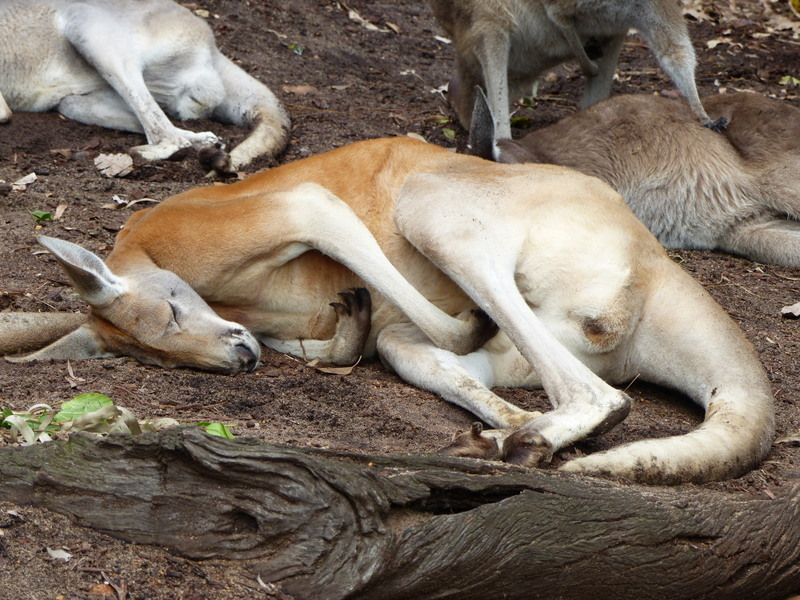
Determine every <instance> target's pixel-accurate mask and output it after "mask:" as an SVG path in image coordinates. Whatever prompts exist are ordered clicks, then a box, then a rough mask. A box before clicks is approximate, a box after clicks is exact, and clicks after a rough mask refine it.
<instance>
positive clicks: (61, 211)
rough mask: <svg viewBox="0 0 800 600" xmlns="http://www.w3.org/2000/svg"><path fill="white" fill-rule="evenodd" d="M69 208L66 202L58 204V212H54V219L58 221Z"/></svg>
mask: <svg viewBox="0 0 800 600" xmlns="http://www.w3.org/2000/svg"><path fill="white" fill-rule="evenodd" d="M65 210H67V205H66V204H59V205H58V206H56V212H54V213H53V221H58V220H59V219H60V218H61V217H63V216H64V211H65Z"/></svg>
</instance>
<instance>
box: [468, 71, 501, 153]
mask: <svg viewBox="0 0 800 600" xmlns="http://www.w3.org/2000/svg"><path fill="white" fill-rule="evenodd" d="M494 138H495V130H494V116H493V115H492V109H491V108H489V101H488V100H487V99H486V94H485V93H484V92H483V90H482V89H481V87H480V86H477V85H476V86H475V104H474V106H473V107H472V122H471V123H470V125H469V153H470V154H473V155H475V156H479V157H481V158H485V159H487V160H494V159H495V155H494V149H495V142H496V140H495V139H494Z"/></svg>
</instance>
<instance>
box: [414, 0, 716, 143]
mask: <svg viewBox="0 0 800 600" xmlns="http://www.w3.org/2000/svg"><path fill="white" fill-rule="evenodd" d="M429 4H430V5H431V8H432V9H433V13H434V15H435V16H436V19H437V20H438V21H439V23H440V24H441V26H442V27H443V28H444V30H445V31H446V32H447V34H448V35H449V36H450V37H451V38H452V39H453V43H454V44H455V52H456V71H455V74H454V76H453V79H452V80H451V82H450V101H451V103H452V105H453V107H454V108H455V111H456V113H457V114H458V117H459V119H460V121H461V124H462V125H463V126H464V127H465V128H469V126H470V122H471V119H472V107H473V102H474V88H475V86H481V87H483V88H484V89H485V90H486V94H487V96H488V99H489V106H490V107H491V109H492V114H493V115H494V117H495V127H496V130H497V132H498V134H499V137H500V138H510V137H511V129H510V124H509V102H510V100H511V99H513V98H515V97H519V96H523V95H527V94H530V91H531V88H532V86H533V84H534V83H535V82H536V80H537V78H538V77H539V75H541V74H542V73H543V72H544V71H546V70H548V69H551V68H552V67H555V66H557V65H559V64H561V63H563V62H566V61H568V60H571V59H574V58H577V59H578V62H579V64H580V66H581V69H582V71H583V72H584V74H586V75H587V76H588V78H589V79H588V81H587V82H586V89H585V92H584V97H583V101H582V104H581V106H583V107H586V106H589V105H591V104H594V103H595V102H598V101H599V100H602V99H604V98H607V97H608V96H609V94H610V93H611V81H612V78H613V76H614V70H615V68H616V65H617V58H618V56H619V52H620V50H621V49H622V44H623V42H624V40H625V36H626V35H627V34H628V31H629V30H630V29H631V28H636V29H637V30H638V31H639V32H640V33H641V34H642V35H643V36H644V38H645V40H646V41H647V43H648V45H649V46H650V48H651V50H652V51H653V54H655V56H656V59H658V62H659V64H660V65H661V68H663V69H664V71H666V72H667V74H668V75H669V76H670V77H671V78H672V80H673V81H674V82H675V85H676V86H677V87H678V89H679V90H680V91H681V93H683V95H684V96H685V97H686V99H687V100H688V102H689V106H690V107H691V109H692V113H693V114H694V116H695V118H696V119H698V120H699V121H700V123H702V124H703V125H705V126H706V127H709V128H711V129H713V130H715V131H719V130H721V129H724V128H725V125H726V122H725V120H724V119H717V120H715V121H714V120H712V119H710V118H709V116H708V114H707V113H706V111H705V109H704V108H703V105H702V104H701V103H700V97H699V95H698V93H697V87H696V85H695V81H694V70H695V62H696V59H695V53H694V48H692V43H691V40H690V39H689V33H688V31H687V28H686V23H685V22H684V20H683V15H682V13H681V10H680V5H679V3H678V2H676V1H675V0H429Z"/></svg>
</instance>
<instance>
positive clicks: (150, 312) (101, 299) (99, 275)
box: [23, 236, 260, 373]
mask: <svg viewBox="0 0 800 600" xmlns="http://www.w3.org/2000/svg"><path fill="white" fill-rule="evenodd" d="M39 243H41V244H42V246H44V247H45V248H47V249H48V250H49V251H50V252H51V253H52V254H53V256H55V258H56V259H57V260H58V262H59V263H60V264H61V266H62V267H63V268H64V270H65V271H66V273H67V275H68V276H69V279H70V280H71V282H72V284H73V285H74V286H75V289H76V290H77V291H78V293H79V294H80V295H81V297H82V298H83V299H84V300H85V301H86V302H87V303H88V304H89V305H90V306H91V308H92V311H91V314H90V316H89V319H88V321H87V322H86V323H85V324H84V325H82V326H81V327H80V328H78V329H76V330H75V331H73V332H72V333H69V334H67V335H66V336H64V337H63V338H61V339H60V340H58V341H56V342H54V343H52V344H50V345H49V346H47V347H46V348H43V349H42V350H39V351H38V352H35V353H34V354H31V355H29V356H27V357H25V358H24V359H23V360H39V359H61V360H65V359H73V360H76V359H82V358H99V357H108V356H132V357H134V358H136V359H138V360H140V361H141V362H143V363H147V364H154V365H159V366H162V367H194V368H198V369H203V370H207V371H217V372H223V373H236V372H238V371H242V370H248V371H251V370H253V369H254V368H255V367H256V365H257V364H258V358H259V354H260V353H259V346H258V342H257V341H256V339H255V338H254V337H253V336H252V335H251V334H250V333H249V332H248V331H247V330H246V329H245V328H244V327H242V326H241V325H238V324H237V323H232V322H230V321H225V320H224V319H222V318H221V317H219V316H218V315H217V314H216V313H215V312H214V311H213V310H212V308H211V307H210V306H209V305H208V304H207V303H206V302H205V301H204V300H203V299H202V298H201V297H200V296H199V294H197V292H195V291H194V290H193V289H192V288H191V287H190V286H189V285H188V284H187V283H186V282H185V281H183V280H182V279H181V278H179V277H178V276H177V275H175V274H174V273H172V272H170V271H165V270H163V269H159V268H158V267H156V266H155V265H153V264H152V263H147V264H142V265H140V266H135V265H131V267H130V269H128V270H126V272H125V274H124V275H121V276H118V275H116V274H114V273H112V272H111V270H110V269H109V268H108V267H107V266H106V265H105V264H104V263H103V261H102V260H101V259H100V258H98V257H97V256H95V255H94V254H92V253H91V252H89V251H88V250H85V249H83V248H81V247H80V246H77V245H76V244H73V243H71V242H65V241H63V240H58V239H55V238H50V237H45V236H41V237H39Z"/></svg>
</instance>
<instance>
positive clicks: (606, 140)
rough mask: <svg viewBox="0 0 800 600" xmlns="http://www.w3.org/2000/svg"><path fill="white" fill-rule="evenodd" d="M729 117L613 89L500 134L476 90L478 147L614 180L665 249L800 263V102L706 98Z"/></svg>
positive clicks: (474, 140)
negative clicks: (551, 118) (705, 119)
mask: <svg viewBox="0 0 800 600" xmlns="http://www.w3.org/2000/svg"><path fill="white" fill-rule="evenodd" d="M706 106H707V107H708V108H709V110H711V111H713V112H714V113H715V114H719V115H722V116H724V117H727V118H728V119H730V122H731V124H730V126H729V127H728V128H727V129H725V130H724V131H723V132H722V133H717V134H715V133H712V132H710V131H709V130H707V129H705V128H703V127H698V125H697V122H696V121H695V119H694V117H693V114H692V111H691V110H690V108H689V107H688V106H687V104H686V103H685V102H683V101H679V100H668V99H666V98H660V97H656V96H648V95H634V96H616V97H613V98H609V99H608V100H605V101H603V102H601V103H599V104H596V105H594V106H592V107H590V108H588V109H586V110H583V111H580V112H578V113H575V114H572V115H569V116H567V117H565V118H564V119H562V120H561V121H559V122H557V123H555V124H554V125H550V126H549V127H545V128H543V129H540V130H537V131H533V132H531V133H529V134H527V135H526V136H525V137H524V138H522V139H521V140H517V141H513V140H509V139H499V140H495V134H494V132H493V130H492V128H493V119H492V117H491V116H490V115H489V114H488V107H487V103H486V101H485V100H484V99H483V98H482V97H481V95H480V94H478V96H477V99H476V107H475V119H474V121H473V124H474V127H473V130H472V132H471V142H470V143H471V146H472V148H473V151H474V152H475V153H476V154H478V155H480V156H484V157H487V158H488V157H491V156H494V157H496V159H497V160H498V161H499V162H503V163H520V162H535V163H551V164H557V165H563V166H566V167H572V168H574V169H577V170H578V171H581V172H583V173H586V174H587V175H594V176H595V177H599V178H600V179H602V180H604V181H606V182H607V183H609V184H610V185H611V186H612V187H613V188H614V189H616V190H617V191H618V192H619V193H620V194H622V196H623V197H624V198H625V200H626V202H627V203H628V206H630V207H631V209H632V210H633V212H634V213H635V214H636V216H637V217H639V219H640V220H641V221H642V222H643V223H644V224H645V225H647V227H648V228H649V229H650V231H652V232H653V234H654V235H655V236H656V237H657V238H658V240H659V241H660V242H661V243H662V244H664V245H665V246H668V247H672V248H694V249H708V250H721V251H723V252H730V253H732V254H738V255H741V256H744V257H747V258H749V259H750V260H755V261H759V262H764V263H775V264H782V265H792V266H800V176H798V175H800V108H797V107H795V106H792V105H790V104H788V103H786V102H780V101H778V100H774V99H771V98H767V97H765V96H761V95H759V94H752V93H739V94H720V95H717V96H712V97H709V98H707V99H706Z"/></svg>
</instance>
